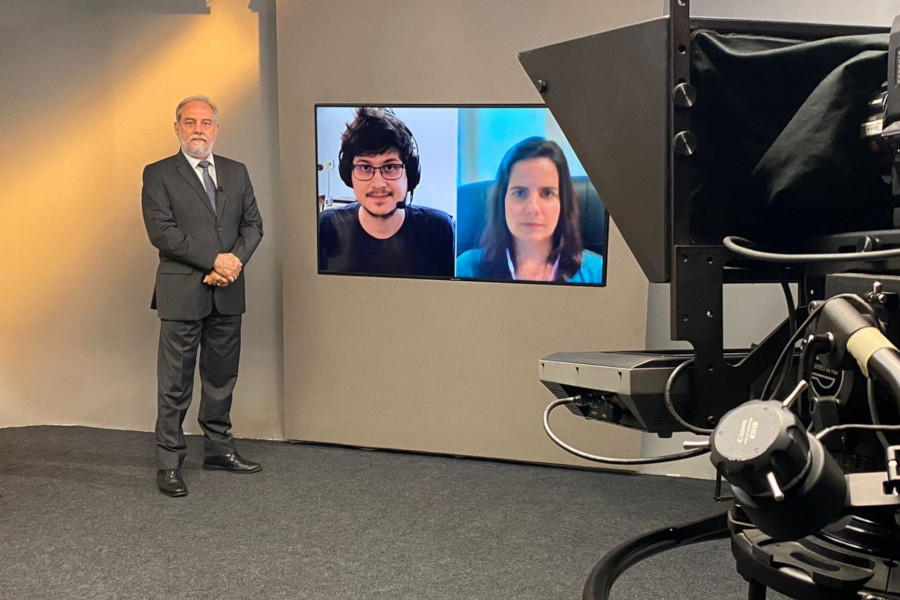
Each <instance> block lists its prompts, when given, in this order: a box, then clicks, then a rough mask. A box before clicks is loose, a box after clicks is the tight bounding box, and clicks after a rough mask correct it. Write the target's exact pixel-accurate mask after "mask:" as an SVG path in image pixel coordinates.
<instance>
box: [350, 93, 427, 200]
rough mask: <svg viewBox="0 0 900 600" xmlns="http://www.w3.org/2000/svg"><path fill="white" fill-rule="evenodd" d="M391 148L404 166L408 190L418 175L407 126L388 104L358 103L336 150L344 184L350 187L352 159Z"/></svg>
mask: <svg viewBox="0 0 900 600" xmlns="http://www.w3.org/2000/svg"><path fill="white" fill-rule="evenodd" d="M391 149H396V150H397V152H399V153H400V160H401V161H403V166H404V167H405V168H406V180H407V185H408V188H409V191H410V192H412V191H413V190H414V189H415V188H416V185H418V183H419V179H420V171H419V148H418V146H417V145H416V139H415V138H414V137H413V134H412V132H411V131H410V130H409V127H407V126H406V124H405V123H404V122H403V121H401V120H400V119H398V118H397V115H395V114H394V111H392V110H391V109H389V108H377V107H370V106H360V107H359V108H357V109H356V116H355V117H354V119H353V120H352V121H350V122H349V123H347V129H345V130H344V134H343V135H342V136H341V151H340V153H339V154H338V173H339V174H340V176H341V179H342V180H343V181H344V183H346V184H347V186H348V187H353V179H352V177H351V173H352V171H353V159H354V158H356V157H357V156H371V155H373V154H381V153H382V152H387V151H388V150H391Z"/></svg>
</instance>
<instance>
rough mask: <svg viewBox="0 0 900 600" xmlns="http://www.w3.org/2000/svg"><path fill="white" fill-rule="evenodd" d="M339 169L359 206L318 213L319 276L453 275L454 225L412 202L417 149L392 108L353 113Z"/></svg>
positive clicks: (416, 178) (417, 170)
mask: <svg viewBox="0 0 900 600" xmlns="http://www.w3.org/2000/svg"><path fill="white" fill-rule="evenodd" d="M338 170H339V173H340V175H341V179H342V180H343V181H344V183H346V184H347V186H348V187H351V188H353V193H354V195H355V196H356V202H354V203H352V204H349V205H347V206H343V207H340V208H334V209H329V210H324V211H322V212H321V213H320V214H319V270H320V271H323V272H333V273H362V274H373V275H423V276H437V277H452V276H453V268H454V262H455V257H454V249H453V240H454V235H455V229H454V225H453V220H452V219H451V218H450V215H448V214H447V213H445V212H442V211H439V210H436V209H433V208H429V207H426V206H413V205H412V197H413V191H414V190H415V188H416V185H418V183H419V178H420V168H419V153H418V148H417V147H416V141H415V138H413V136H412V132H410V130H409V128H408V127H407V126H406V125H405V124H404V123H403V121H401V120H400V119H398V118H397V116H396V115H395V114H394V113H393V111H391V110H390V109H384V108H370V107H360V108H358V109H357V110H356V115H355V118H354V119H353V121H351V122H350V123H348V124H347V129H346V130H345V131H344V134H343V135H342V136H341V151H340V154H339V155H338ZM407 195H408V196H409V201H407Z"/></svg>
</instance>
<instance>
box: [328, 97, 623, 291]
mask: <svg viewBox="0 0 900 600" xmlns="http://www.w3.org/2000/svg"><path fill="white" fill-rule="evenodd" d="M360 108H361V107H358V106H349V105H340V106H337V105H317V106H316V108H315V111H316V115H315V116H316V146H317V147H316V156H317V178H318V179H317V199H316V210H317V223H318V235H317V245H318V254H319V256H318V261H319V273H320V274H339V275H375V276H387V277H413V278H426V279H459V280H469V281H493V282H498V281H509V282H547V283H556V284H565V285H593V286H600V285H605V283H606V266H607V265H606V257H607V241H608V226H609V219H608V216H607V213H606V209H605V207H604V206H603V202H602V200H601V199H600V197H599V195H598V194H597V191H596V190H595V188H594V186H593V184H591V182H590V180H589V179H588V177H587V174H586V173H585V170H584V167H583V166H582V165H581V163H580V162H579V161H578V158H577V157H576V156H575V153H574V151H573V150H572V148H571V146H570V145H569V143H568V142H567V140H566V138H565V136H564V135H563V134H562V132H561V130H560V128H559V126H558V125H557V124H556V122H555V120H554V119H553V117H552V115H551V114H550V111H549V110H548V109H547V108H546V107H543V106H482V107H472V106H445V105H440V106H380V107H375V106H370V107H368V108H367V110H368V112H367V116H365V117H364V118H365V119H369V120H368V121H360V120H357V121H355V119H357V117H358V115H359V111H360ZM372 115H374V116H372ZM385 115H388V116H387V117H385ZM382 119H383V121H384V122H382ZM362 122H365V126H364V127H361V128H359V129H356V130H354V131H350V130H351V129H352V128H350V127H348V126H349V125H350V124H351V123H362ZM397 122H399V123H400V125H399V131H400V132H399V133H396V135H399V136H400V139H405V138H404V137H403V136H404V135H408V137H411V138H412V145H411V147H410V148H411V150H410V149H409V148H408V149H407V155H406V158H407V162H410V164H403V166H402V167H398V166H397V165H398V164H400V163H402V162H403V158H402V157H401V156H400V153H398V152H393V153H392V152H391V148H377V149H375V148H373V149H372V150H373V151H374V150H378V151H380V152H379V153H378V154H373V155H370V154H366V155H363V154H362V153H359V154H357V155H356V156H353V157H350V156H349V154H351V153H352V152H350V153H345V154H344V163H343V170H342V163H341V156H342V155H341V150H342V138H346V137H348V133H349V134H350V135H349V139H350V140H351V141H353V142H357V143H362V144H370V145H371V144H372V143H378V142H373V141H372V140H374V139H376V138H377V139H382V138H381V137H378V136H382V135H386V136H388V137H387V138H385V139H392V138H391V137H390V136H392V135H395V133H392V131H394V129H396V127H395V126H397ZM382 127H383V128H386V129H388V130H389V131H388V133H383V132H381V130H380V129H379V128H382ZM372 132H376V133H372ZM347 144H348V145H346V146H345V147H346V148H354V147H357V146H352V145H351V144H350V142H347ZM383 165H386V166H383ZM375 167H378V168H375ZM566 168H567V169H568V176H565V175H564V173H563V170H564V169H566ZM413 169H415V172H414V171H413ZM366 178H368V179H366ZM393 178H396V179H393ZM348 183H349V185H348ZM411 183H412V184H413V185H410V184H411ZM409 188H413V189H412V193H411V195H410V194H409V193H408V190H409ZM404 190H407V193H406V194H405V195H404V196H402V197H401V194H403V193H404ZM388 200H389V201H388ZM394 200H401V202H400V203H397V202H394ZM361 213H362V214H361ZM396 213H403V214H402V215H399V214H396ZM395 230H396V231H395ZM388 234H390V235H388ZM385 236H387V237H385Z"/></svg>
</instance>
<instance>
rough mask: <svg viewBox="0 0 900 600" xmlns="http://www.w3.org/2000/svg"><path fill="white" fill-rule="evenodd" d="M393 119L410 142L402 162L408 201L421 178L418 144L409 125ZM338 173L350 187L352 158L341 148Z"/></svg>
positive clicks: (351, 184)
mask: <svg viewBox="0 0 900 600" xmlns="http://www.w3.org/2000/svg"><path fill="white" fill-rule="evenodd" d="M393 121H394V122H393V123H392V125H393V126H394V127H396V128H397V129H398V130H399V131H400V132H401V133H405V134H406V135H408V136H409V139H410V141H411V142H412V144H411V148H410V149H409V156H407V157H406V159H405V160H404V162H403V167H404V168H405V169H406V185H407V189H408V190H409V193H410V201H412V192H413V191H414V190H415V189H416V186H417V185H419V180H420V179H421V178H422V167H421V164H420V163H419V145H418V143H416V138H415V137H414V136H413V134H412V131H410V130H409V127H407V126H406V124H405V123H403V121H401V120H400V119H397V118H396V117H394V119H393ZM338 174H339V175H340V176H341V181H343V182H344V183H345V184H347V187H349V188H351V189H352V188H353V177H352V175H353V159H352V158H348V157H347V156H346V155H345V154H344V150H343V148H342V149H341V151H340V152H339V153H338Z"/></svg>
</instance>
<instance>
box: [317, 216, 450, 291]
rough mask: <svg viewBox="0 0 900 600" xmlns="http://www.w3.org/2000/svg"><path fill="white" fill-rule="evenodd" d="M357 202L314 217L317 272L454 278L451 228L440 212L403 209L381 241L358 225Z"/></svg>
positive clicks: (448, 220)
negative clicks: (316, 220)
mask: <svg viewBox="0 0 900 600" xmlns="http://www.w3.org/2000/svg"><path fill="white" fill-rule="evenodd" d="M359 209H360V206H359V203H358V202H354V203H353V204H349V205H347V206H342V207H340V208H332V209H328V210H324V211H322V212H321V213H319V270H320V271H322V272H329V273H365V274H372V275H426V276H438V277H453V267H454V262H455V259H454V248H453V240H454V234H455V228H454V225H453V221H452V220H451V218H450V215H448V214H447V213H445V212H442V211H440V210H436V209H434V208H428V207H427V206H408V207H406V209H405V210H406V219H405V220H404V221H403V225H401V226H400V229H399V230H397V233H395V234H394V235H392V236H391V237H389V238H388V239H386V240H380V239H377V238H374V237H372V236H371V235H369V234H368V233H366V230H365V229H363V228H362V225H360V224H359V217H358V216H357V212H358V211H359Z"/></svg>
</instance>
